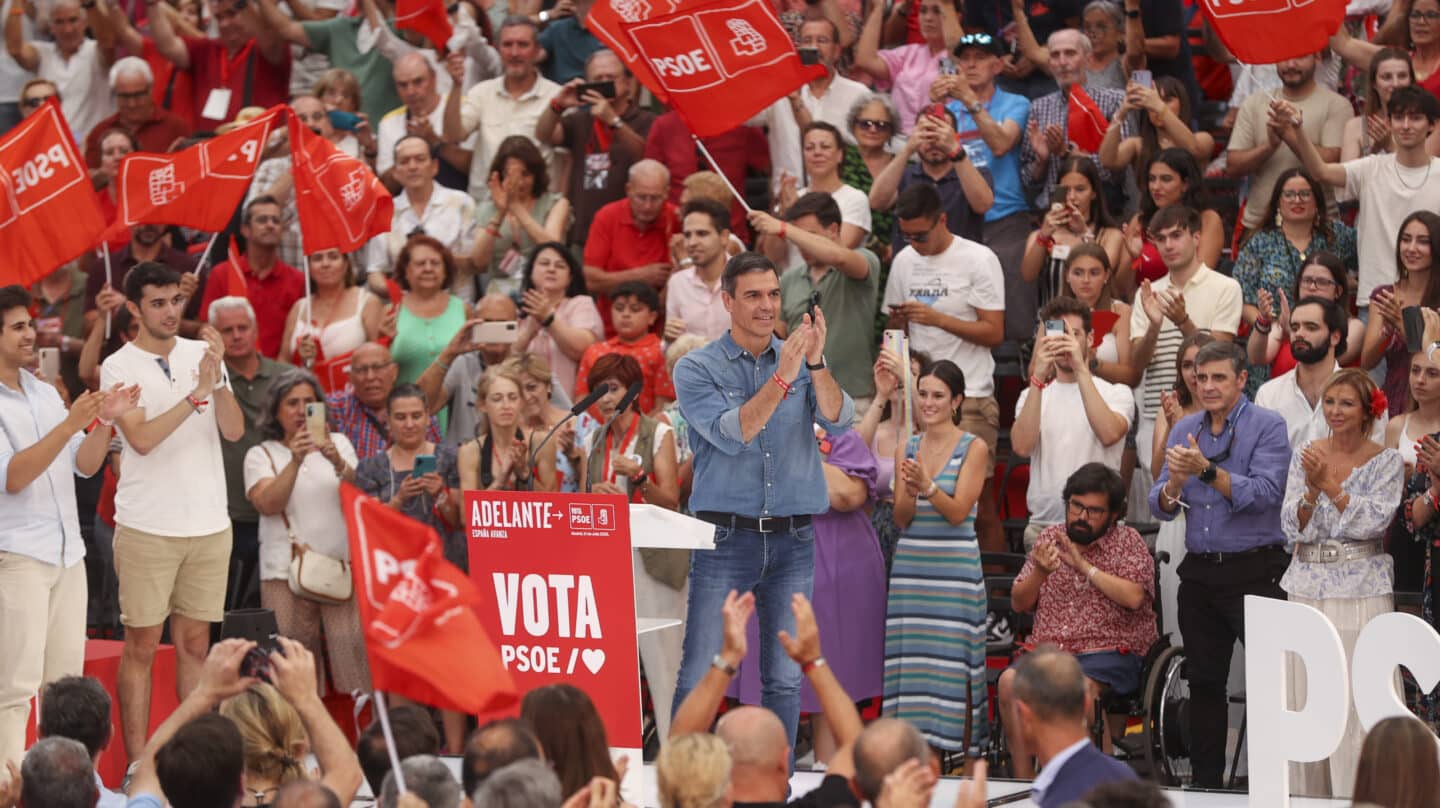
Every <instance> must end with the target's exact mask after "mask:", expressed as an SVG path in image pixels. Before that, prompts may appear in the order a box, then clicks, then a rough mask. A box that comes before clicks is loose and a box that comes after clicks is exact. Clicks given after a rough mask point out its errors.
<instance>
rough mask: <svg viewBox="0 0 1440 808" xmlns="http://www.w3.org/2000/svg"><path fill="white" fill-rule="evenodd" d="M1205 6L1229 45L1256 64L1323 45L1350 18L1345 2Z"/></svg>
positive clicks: (1228, 1)
mask: <svg viewBox="0 0 1440 808" xmlns="http://www.w3.org/2000/svg"><path fill="white" fill-rule="evenodd" d="M1200 7H1201V8H1202V9H1204V11H1205V17H1206V19H1208V20H1209V21H1210V25H1211V27H1213V28H1214V29H1215V33H1216V34H1217V35H1218V36H1219V37H1220V41H1221V42H1224V43H1225V47H1226V48H1228V49H1229V50H1230V52H1231V53H1232V54H1234V55H1235V58H1236V59H1239V60H1240V61H1241V62H1244V63H1245V64H1252V65H1268V64H1274V63H1275V62H1280V61H1284V60H1285V59H1294V58H1296V57H1299V56H1306V55H1309V54H1313V53H1315V52H1317V51H1319V50H1321V49H1323V48H1324V47H1325V46H1326V45H1327V44H1328V43H1329V41H1330V37H1331V36H1332V35H1333V34H1334V33H1335V31H1336V30H1337V29H1338V28H1339V27H1340V23H1341V21H1342V20H1343V19H1344V18H1345V0H1202V2H1201V4H1200ZM1280 31H1284V32H1285V35H1284V36H1277V35H1276V34H1277V32H1280Z"/></svg>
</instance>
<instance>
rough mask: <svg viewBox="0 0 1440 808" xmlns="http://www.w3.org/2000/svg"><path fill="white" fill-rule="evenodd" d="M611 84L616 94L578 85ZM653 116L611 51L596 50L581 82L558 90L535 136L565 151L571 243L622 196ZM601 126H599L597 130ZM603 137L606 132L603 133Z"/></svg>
mask: <svg viewBox="0 0 1440 808" xmlns="http://www.w3.org/2000/svg"><path fill="white" fill-rule="evenodd" d="M602 81H613V82H615V96H614V97H613V98H609V97H606V96H603V95H601V94H599V93H596V92H593V91H592V92H587V93H585V97H584V98H581V97H580V93H579V88H580V85H581V84H583V83H587V82H588V83H592V84H593V83H596V82H602ZM654 122H655V113H653V112H651V111H650V110H648V109H644V108H642V107H641V106H640V105H639V104H637V103H635V77H634V76H632V75H630V71H628V70H626V69H625V64H624V63H623V62H621V61H620V57H619V56H616V55H615V52H614V51H612V50H608V49H602V50H597V51H595V52H594V53H592V54H590V58H589V59H587V60H586V61H585V78H584V79H578V78H577V79H574V80H573V81H570V82H569V83H567V84H566V85H565V86H564V87H562V88H560V92H559V93H557V94H556V95H555V97H554V98H553V99H551V101H550V104H549V106H547V107H546V108H545V109H544V110H543V111H541V113H540V120H539V121H537V122H536V123H535V138H536V139H537V140H539V141H540V142H541V143H546V144H549V145H551V146H564V147H565V148H568V149H569V150H570V154H571V155H572V163H571V169H570V184H569V188H568V189H567V190H566V193H565V196H566V197H567V198H568V199H569V200H570V204H571V205H573V206H574V210H575V222H574V224H572V225H571V226H570V237H569V238H570V243H571V244H584V243H585V238H586V236H587V235H588V234H589V232H590V223H591V220H593V219H594V218H595V214H596V213H597V212H599V210H600V209H601V208H602V207H604V206H606V205H608V204H610V203H611V202H615V201H617V200H619V199H620V198H621V197H623V196H625V181H626V179H627V177H628V176H629V171H630V166H632V165H634V163H635V161H637V160H639V159H640V158H641V156H643V155H644V153H645V136H646V135H647V134H649V133H650V125H651V124H653V123H654ZM602 127H603V128H602ZM602 133H605V134H602Z"/></svg>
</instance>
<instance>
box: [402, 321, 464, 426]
mask: <svg viewBox="0 0 1440 808" xmlns="http://www.w3.org/2000/svg"><path fill="white" fill-rule="evenodd" d="M464 324H465V304H464V303H462V302H461V301H460V298H458V297H456V296H454V295H450V302H449V303H448V304H447V305H446V306H445V311H444V312H443V313H442V314H441V315H440V316H439V317H431V318H429V319H426V318H424V317H416V316H415V315H414V314H412V313H411V312H410V310H409V309H408V308H406V307H405V305H404V304H403V303H402V304H401V306H400V316H399V317H398V318H397V320H396V323H395V339H394V340H392V341H391V342H390V356H391V357H392V358H393V359H394V360H395V364H396V365H397V366H398V367H399V369H400V375H399V377H398V378H397V379H396V380H395V382H396V384H406V383H410V382H414V381H415V380H417V379H419V378H420V374H422V373H424V372H425V368H427V367H430V363H431V362H434V361H435V359H436V358H438V357H439V356H440V352H441V351H443V350H445V346H446V345H448V344H449V343H450V338H451V337H453V336H455V332H456V331H459V330H460V327H461V326H463V325H464ZM436 420H437V421H439V422H440V434H442V435H443V434H445V427H446V425H447V424H448V423H449V421H450V410H449V408H446V409H443V410H441V411H440V413H439V414H438V415H437V416H436Z"/></svg>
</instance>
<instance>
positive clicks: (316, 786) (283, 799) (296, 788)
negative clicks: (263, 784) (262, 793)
mask: <svg viewBox="0 0 1440 808" xmlns="http://www.w3.org/2000/svg"><path fill="white" fill-rule="evenodd" d="M270 806H271V808H344V807H343V806H342V805H340V798H339V797H337V796H335V792H333V791H331V790H330V789H328V788H326V787H325V786H324V785H321V784H320V783H318V782H316V781H314V780H296V781H295V782H293V783H289V784H287V785H285V786H283V787H281V789H280V791H279V792H277V793H276V794H275V801H274V802H272V803H270Z"/></svg>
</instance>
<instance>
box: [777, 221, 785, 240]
mask: <svg viewBox="0 0 1440 808" xmlns="http://www.w3.org/2000/svg"><path fill="white" fill-rule="evenodd" d="M778 235H779V236H780V238H782V239H783V238H785V223H784V222H781V223H780V232H779V233H778Z"/></svg>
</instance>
